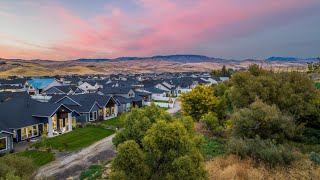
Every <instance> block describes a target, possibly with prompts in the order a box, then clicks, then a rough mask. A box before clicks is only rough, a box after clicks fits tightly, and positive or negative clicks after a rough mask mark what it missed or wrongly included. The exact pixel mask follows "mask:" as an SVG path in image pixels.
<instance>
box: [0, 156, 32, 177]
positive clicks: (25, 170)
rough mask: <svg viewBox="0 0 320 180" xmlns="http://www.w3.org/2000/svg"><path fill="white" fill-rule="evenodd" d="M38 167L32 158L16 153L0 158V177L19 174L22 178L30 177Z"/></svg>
mask: <svg viewBox="0 0 320 180" xmlns="http://www.w3.org/2000/svg"><path fill="white" fill-rule="evenodd" d="M36 169H37V167H36V165H35V164H34V163H33V161H32V159H31V158H27V157H21V156H17V155H14V154H9V155H5V156H3V157H1V158H0V179H1V178H6V177H7V176H8V175H10V176H19V177H20V178H21V179H30V178H31V176H32V174H33V172H34V171H35V170H36Z"/></svg>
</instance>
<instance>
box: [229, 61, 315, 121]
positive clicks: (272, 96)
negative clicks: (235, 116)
mask: <svg viewBox="0 0 320 180" xmlns="http://www.w3.org/2000/svg"><path fill="white" fill-rule="evenodd" d="M230 84H231V87H230V88H229V89H228V92H227V94H228V96H229V99H230V102H231V104H232V107H234V108H243V107H248V106H249V105H250V104H251V103H253V102H254V101H255V99H256V98H257V97H258V98H260V99H261V100H262V101H263V102H264V103H267V104H269V105H273V104H275V105H276V106H278V107H279V109H280V110H281V111H283V112H284V113H287V114H290V115H292V116H293V117H294V118H295V120H297V121H298V122H299V123H307V125H310V126H316V125H317V124H319V122H320V121H319V119H320V117H319V103H318V102H319V101H318V99H319V91H318V90H317V89H316V88H315V87H314V82H313V81H312V80H311V79H310V78H309V77H307V76H305V75H303V74H301V73H298V72H283V73H274V72H270V71H265V70H262V69H261V68H260V67H259V66H258V65H252V66H250V67H249V71H246V72H238V73H236V74H234V75H233V76H232V78H231V81H230Z"/></svg>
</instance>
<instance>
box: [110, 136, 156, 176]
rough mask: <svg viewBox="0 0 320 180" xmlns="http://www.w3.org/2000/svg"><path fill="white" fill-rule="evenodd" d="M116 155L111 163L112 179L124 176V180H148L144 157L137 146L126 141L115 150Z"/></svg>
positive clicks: (132, 142)
mask: <svg viewBox="0 0 320 180" xmlns="http://www.w3.org/2000/svg"><path fill="white" fill-rule="evenodd" d="M117 151H118V154H117V156H116V157H115V158H114V159H113V161H112V173H114V174H113V175H111V177H112V179H118V178H119V176H121V177H123V175H125V177H126V179H148V177H149V176H150V174H149V170H148V166H146V164H145V162H144V161H145V160H144V159H145V157H144V153H143V151H142V150H141V149H140V147H139V144H137V143H136V142H135V141H134V140H128V141H125V142H124V143H122V144H120V145H119V146H118V148H117Z"/></svg>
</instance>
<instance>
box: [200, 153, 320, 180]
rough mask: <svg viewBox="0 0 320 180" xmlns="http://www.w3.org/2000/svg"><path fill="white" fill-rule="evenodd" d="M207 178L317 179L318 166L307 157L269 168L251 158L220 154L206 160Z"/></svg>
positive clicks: (255, 179)
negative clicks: (284, 165)
mask: <svg viewBox="0 0 320 180" xmlns="http://www.w3.org/2000/svg"><path fill="white" fill-rule="evenodd" d="M206 169H207V171H208V177H209V179H217V180H220V179H221V180H222V179H239V180H240V179H241V180H244V179H246V180H251V179H252V180H266V179H270V180H271V179H280V180H287V179H300V180H304V179H319V177H320V167H319V166H315V165H314V164H313V163H312V162H311V161H310V160H309V159H308V158H307V157H305V158H302V159H300V160H297V161H295V162H293V163H292V164H291V165H290V166H289V167H278V168H277V167H276V168H272V169H269V168H268V167H266V166H265V165H263V164H256V163H255V162H254V161H253V160H250V159H247V160H241V159H239V158H238V157H237V156H234V155H230V156H226V157H224V156H220V157H218V158H215V159H213V160H211V161H207V162H206Z"/></svg>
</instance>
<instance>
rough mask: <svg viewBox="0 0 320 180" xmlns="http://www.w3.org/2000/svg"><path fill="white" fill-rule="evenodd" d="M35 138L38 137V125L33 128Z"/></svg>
mask: <svg viewBox="0 0 320 180" xmlns="http://www.w3.org/2000/svg"><path fill="white" fill-rule="evenodd" d="M33 136H38V125H35V126H33Z"/></svg>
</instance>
